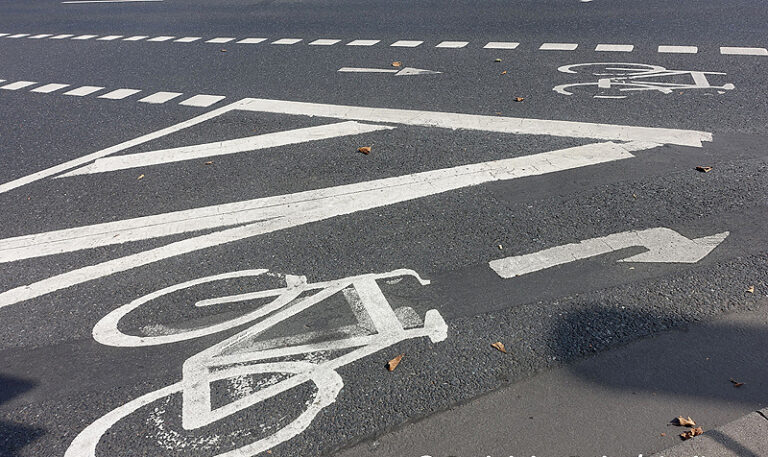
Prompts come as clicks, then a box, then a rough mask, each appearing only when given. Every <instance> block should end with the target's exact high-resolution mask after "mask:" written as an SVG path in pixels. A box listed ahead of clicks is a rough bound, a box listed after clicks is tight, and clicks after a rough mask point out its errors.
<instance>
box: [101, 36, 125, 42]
mask: <svg viewBox="0 0 768 457" xmlns="http://www.w3.org/2000/svg"><path fill="white" fill-rule="evenodd" d="M122 37H123V35H107V36H103V37H101V38H96V41H114V40H117V39H118V38H122Z"/></svg>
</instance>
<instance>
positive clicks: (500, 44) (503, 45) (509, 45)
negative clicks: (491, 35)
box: [483, 41, 520, 49]
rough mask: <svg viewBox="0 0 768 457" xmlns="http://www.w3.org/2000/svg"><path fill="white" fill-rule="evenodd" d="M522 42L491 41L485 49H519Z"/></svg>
mask: <svg viewBox="0 0 768 457" xmlns="http://www.w3.org/2000/svg"><path fill="white" fill-rule="evenodd" d="M518 46H520V43H516V42H514V41H489V42H488V43H486V45H485V46H483V49H517V47H518Z"/></svg>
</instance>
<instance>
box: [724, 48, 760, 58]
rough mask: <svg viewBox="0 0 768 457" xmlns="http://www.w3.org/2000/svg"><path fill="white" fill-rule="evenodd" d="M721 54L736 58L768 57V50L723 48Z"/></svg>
mask: <svg viewBox="0 0 768 457" xmlns="http://www.w3.org/2000/svg"><path fill="white" fill-rule="evenodd" d="M720 54H723V55H736V56H768V49H765V48H734V47H729V46H721V47H720Z"/></svg>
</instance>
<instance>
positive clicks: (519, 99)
mask: <svg viewBox="0 0 768 457" xmlns="http://www.w3.org/2000/svg"><path fill="white" fill-rule="evenodd" d="M523 100H525V99H524V98H523V97H515V101H516V102H522V101H523Z"/></svg>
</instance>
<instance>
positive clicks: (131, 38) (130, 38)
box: [123, 35, 149, 41]
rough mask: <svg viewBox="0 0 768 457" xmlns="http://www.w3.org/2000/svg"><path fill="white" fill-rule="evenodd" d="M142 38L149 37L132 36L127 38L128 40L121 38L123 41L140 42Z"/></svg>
mask: <svg viewBox="0 0 768 457" xmlns="http://www.w3.org/2000/svg"><path fill="white" fill-rule="evenodd" d="M144 38H149V36H147V35H134V36H129V37H128V38H123V41H141V40H143V39H144Z"/></svg>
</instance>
